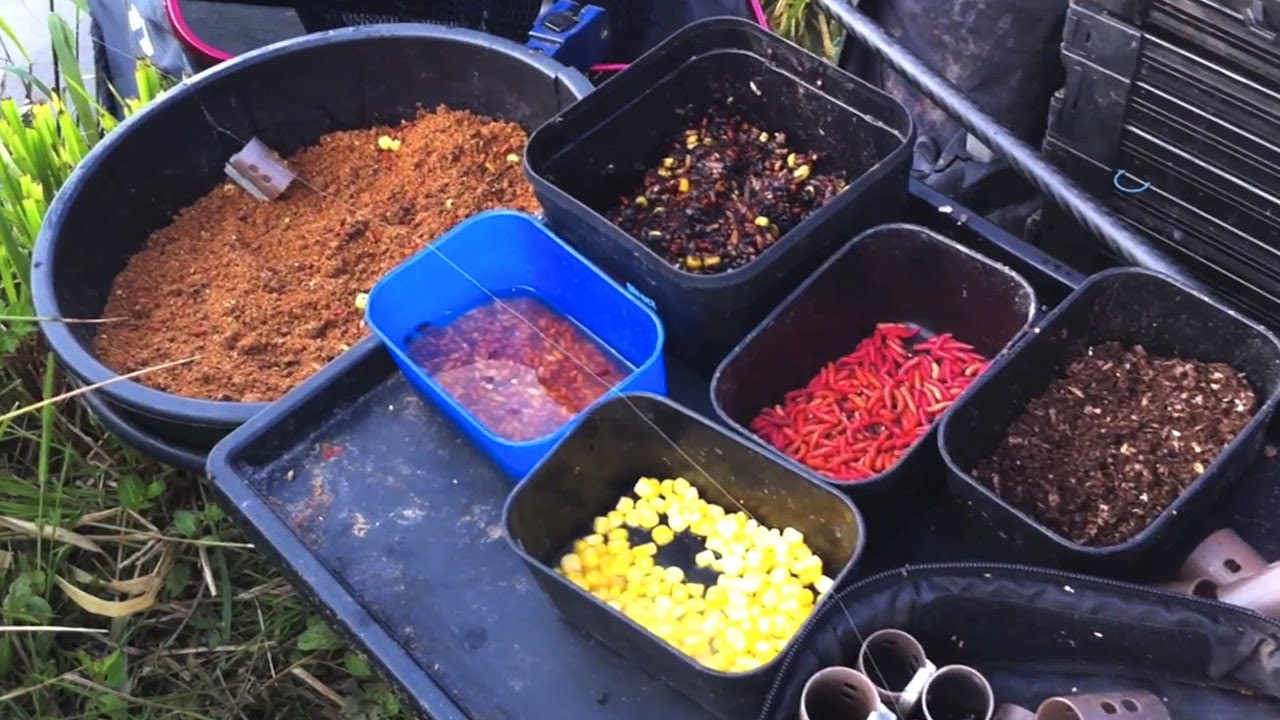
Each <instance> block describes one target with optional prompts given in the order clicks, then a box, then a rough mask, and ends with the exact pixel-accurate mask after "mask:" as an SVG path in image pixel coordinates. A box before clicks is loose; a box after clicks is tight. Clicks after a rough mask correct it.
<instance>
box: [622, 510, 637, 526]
mask: <svg viewBox="0 0 1280 720" xmlns="http://www.w3.org/2000/svg"><path fill="white" fill-rule="evenodd" d="M622 522H623V524H625V525H626V526H627V527H637V528H638V527H640V511H639V510H636V509H634V508H632V509H631V510H628V511H627V512H626V514H624V515H623V516H622Z"/></svg>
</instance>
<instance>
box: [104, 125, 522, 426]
mask: <svg viewBox="0 0 1280 720" xmlns="http://www.w3.org/2000/svg"><path fill="white" fill-rule="evenodd" d="M384 135H386V136H389V137H391V138H393V139H396V140H399V141H400V147H399V149H398V150H397V151H394V152H392V151H389V150H380V149H379V144H378V139H379V138H380V137H381V136H384ZM526 140H527V136H526V133H525V132H524V130H522V129H521V128H520V127H519V126H518V125H514V124H511V123H504V122H495V121H493V120H490V119H487V118H483V117H480V116H477V115H473V114H471V113H469V112H462V111H453V110H449V109H447V108H439V109H437V110H436V111H434V112H422V113H421V114H420V115H419V116H418V117H417V118H416V119H415V120H413V121H411V122H406V123H403V124H401V125H399V126H396V127H376V128H370V129H367V130H353V131H347V132H338V133H333V134H330V135H327V136H325V137H323V138H321V139H320V142H319V143H318V144H317V145H315V146H313V147H310V148H307V149H304V150H302V151H301V152H299V153H298V154H296V155H294V156H293V157H291V158H289V160H288V162H289V165H290V166H291V168H292V169H293V171H294V172H295V173H296V174H297V176H298V180H295V181H294V183H293V185H292V186H290V187H289V189H288V191H287V192H286V193H285V194H284V195H282V196H281V197H280V198H279V199H278V200H275V201H272V202H262V201H259V200H256V199H254V198H253V197H252V196H250V195H249V193H247V192H245V191H244V190H243V189H241V188H240V187H239V186H237V185H234V184H232V183H231V182H226V183H223V184H222V185H220V186H219V187H217V188H216V189H214V190H213V192H211V193H210V194H209V195H207V196H205V197H203V198H201V199H200V200H197V201H196V202H195V204H193V205H191V206H190V207H188V208H186V209H185V210H183V211H181V212H180V213H178V215H177V217H176V218H174V221H173V223H172V224H171V225H170V226H169V227H166V228H163V229H161V230H158V231H156V232H155V233H153V234H152V235H151V237H149V238H148V239H147V241H146V243H145V245H144V246H143V248H142V249H141V250H140V251H139V252H138V253H137V254H136V255H134V256H133V257H132V258H131V259H130V260H129V263H128V265H127V267H125V269H124V271H123V272H121V273H120V275H119V276H118V277H117V278H116V280H115V284H114V286H113V287H112V290H111V295H110V297H109V298H108V300H107V306H106V308H105V310H104V311H103V316H104V317H123V318H127V320H126V321H124V322H115V323H109V324H106V325H103V326H102V328H101V329H100V330H99V332H98V335H97V337H96V339H95V342H94V350H95V352H96V353H97V356H98V358H99V360H101V361H102V362H103V363H104V364H105V365H107V366H108V367H110V368H112V369H113V370H115V371H117V372H120V373H126V372H130V371H134V370H140V369H143V368H147V367H152V366H155V365H159V364H161V363H165V362H169V361H174V360H179V359H182V358H187V357H191V356H194V355H198V356H200V357H199V359H198V360H197V361H195V362H192V363H189V364H186V365H183V366H180V367H176V368H172V369H167V370H163V371H160V372H155V373H151V374H148V375H145V376H143V377H142V378H141V379H140V382H143V383H144V384H146V385H149V386H151V387H153V388H156V389H159V390H164V391H167V392H170V393H174V394H177V395H183V396H187V397H196V398H204V399H211V400H236V401H272V400H275V399H277V398H279V397H280V396H281V395H282V394H284V393H285V392H286V391H288V390H289V389H290V388H292V387H294V386H295V385H297V384H298V383H300V382H302V380H304V379H306V378H307V377H308V376H310V375H311V374H312V373H314V372H315V371H316V370H318V369H319V368H320V367H321V366H323V365H324V364H325V363H326V362H328V361H330V360H332V359H333V358H335V357H337V356H338V355H339V354H340V353H342V351H343V350H345V349H347V348H348V347H350V346H351V345H354V344H355V343H356V342H358V341H359V340H360V339H361V338H363V337H364V336H365V334H366V333H367V329H366V328H365V326H364V323H363V312H362V311H361V310H360V309H359V308H358V307H357V306H356V298H357V296H358V295H359V294H360V293H363V292H368V291H369V289H370V288H371V287H372V286H373V284H374V283H375V282H376V281H377V280H378V279H379V278H380V277H381V276H382V275H384V274H385V273H386V272H387V271H389V270H391V269H392V268H393V267H395V266H396V265H397V264H399V263H400V262H401V261H402V260H404V259H405V258H407V257H409V256H410V255H412V254H413V253H414V252H416V251H418V250H419V249H421V248H422V247H424V246H426V245H427V244H429V243H431V242H432V241H433V240H435V239H436V238H438V237H439V236H440V235H442V234H443V233H444V232H445V231H447V230H448V229H450V228H451V227H453V226H454V225H456V224H457V223H459V222H461V221H462V220H465V219H466V218H468V217H470V216H471V215H474V214H475V213H477V212H480V211H482V210H489V209H494V208H513V209H518V210H524V211H526V212H537V211H538V209H539V208H538V204H537V201H536V200H535V198H534V195H533V190H532V188H531V187H530V186H529V184H528V183H527V182H526V181H525V179H524V176H523V174H522V172H521V167H520V158H521V157H522V153H523V151H524V145H525V142H526Z"/></svg>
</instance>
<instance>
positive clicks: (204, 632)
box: [0, 0, 832, 720]
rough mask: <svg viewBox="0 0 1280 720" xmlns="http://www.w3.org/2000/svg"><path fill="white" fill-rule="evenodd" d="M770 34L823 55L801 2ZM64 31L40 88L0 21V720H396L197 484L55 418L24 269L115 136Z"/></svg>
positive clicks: (66, 413)
mask: <svg viewBox="0 0 1280 720" xmlns="http://www.w3.org/2000/svg"><path fill="white" fill-rule="evenodd" d="M771 16H772V17H773V19H774V21H775V23H778V26H779V27H780V29H781V30H782V31H783V32H784V33H786V34H789V35H792V36H794V37H796V38H797V39H799V40H800V41H802V42H804V43H806V44H807V45H809V46H810V47H814V48H815V49H818V50H819V51H822V50H823V49H824V47H825V49H826V50H827V51H828V52H830V51H832V48H831V43H830V42H829V40H828V35H824V34H823V30H822V26H821V25H819V24H817V23H816V22H815V21H814V19H813V17H812V9H811V8H809V0H778V1H777V2H776V3H773V4H772V11H771ZM72 27H73V26H72V25H71V24H69V23H67V22H66V21H64V20H63V19H62V18H59V17H56V16H51V17H50V24H49V36H48V38H47V41H48V42H49V43H50V47H51V48H52V50H53V53H54V56H55V58H56V62H57V74H56V75H57V78H58V81H57V82H56V83H55V84H54V86H53V87H49V86H47V85H46V84H45V83H42V82H41V81H40V80H38V79H37V78H35V77H33V76H32V75H31V74H30V72H29V69H28V67H27V63H29V56H28V54H27V51H26V48H25V47H23V44H22V39H20V38H18V37H16V36H15V34H14V33H13V32H12V30H11V28H10V27H9V25H7V24H6V23H5V22H4V20H3V17H2V16H0V70H3V71H4V72H0V77H4V78H5V80H6V84H5V87H8V88H10V89H12V88H13V87H15V84H16V85H17V86H21V87H23V88H25V89H26V90H27V91H28V93H29V94H30V95H31V98H32V100H33V102H31V103H28V104H23V105H20V104H18V103H16V102H14V101H12V100H8V101H3V102H0V353H2V354H3V357H4V360H3V363H0V718H4V719H5V720H27V719H35V718H39V719H40V720H48V719H54V718H109V719H110V720H117V719H124V718H129V719H131V720H153V719H161V718H210V719H216V720H227V719H235V718H244V719H246V720H249V719H252V720H256V719H257V718H275V719H281V720H289V719H291V718H308V719H323V718H352V719H356V718H359V719H362V720H379V719H383V720H389V719H391V718H401V717H408V716H409V715H408V713H407V712H406V711H405V710H403V709H402V708H401V704H400V702H399V700H398V699H397V698H396V696H395V694H394V693H393V692H392V691H391V690H390V688H389V687H388V686H387V685H386V684H385V683H383V682H382V681H380V680H379V679H378V678H377V677H376V675H375V674H374V673H373V672H372V671H371V669H370V667H369V664H368V662H367V661H366V660H365V659H364V658H363V657H361V656H360V655H359V654H357V653H355V652H352V651H351V650H350V649H349V648H347V647H346V646H345V644H344V642H343V641H342V640H340V639H339V638H338V637H337V636H335V635H334V634H333V632H332V631H330V630H329V629H328V628H327V627H326V626H325V624H324V623H323V622H321V621H320V620H319V619H318V618H317V617H316V615H314V614H313V612H312V611H311V610H310V608H309V607H308V606H307V605H306V604H305V603H303V602H302V601H301V600H300V599H299V598H298V597H297V596H296V595H295V594H294V593H293V591H292V590H291V588H290V587H289V585H288V584H287V583H285V581H284V580H283V579H282V578H281V576H280V575H279V573H278V572H277V570H276V569H275V568H274V567H273V566H272V565H270V564H269V563H267V562H266V561H264V560H263V559H262V557H261V554H260V553H258V552H257V551H255V550H254V549H253V548H252V547H251V546H249V545H248V544H246V542H245V540H244V538H243V537H242V536H241V535H240V534H239V532H238V531H237V530H236V529H235V528H234V526H233V525H232V524H231V523H230V521H229V520H228V519H227V518H226V517H225V516H224V515H223V513H222V512H221V511H220V510H219V509H218V507H217V506H216V505H215V504H213V502H212V501H211V500H210V499H209V497H208V496H207V489H206V487H205V486H204V484H203V482H202V480H201V479H199V478H197V477H194V476H191V475H187V474H183V473H180V472H177V471H174V470H172V469H169V468H165V467H163V466H160V465H158V464H156V463H154V462H151V461H149V460H147V459H145V458H143V457H141V456H139V455H138V454H137V453H134V452H133V451H131V450H129V449H128V448H126V447H124V446H123V445H121V444H119V443H118V442H116V441H115V440H114V439H113V438H111V437H110V436H109V435H108V434H107V433H105V432H104V430H103V429H102V428H101V427H100V426H99V425H98V424H97V423H96V421H94V419H93V418H92V417H91V416H90V415H89V414H88V413H87V412H85V411H84V410H83V408H82V407H81V406H80V405H79V404H78V403H77V402H76V401H74V400H70V401H62V402H57V403H50V402H48V401H49V400H50V399H52V398H55V397H56V396H58V395H59V394H60V393H63V392H66V391H68V390H71V389H72V387H71V386H70V385H69V384H68V383H67V382H66V380H65V379H64V378H63V377H62V375H61V374H60V372H59V371H58V369H57V368H56V366H55V364H54V362H53V358H52V357H51V356H50V355H49V354H48V353H47V352H46V350H45V349H44V348H43V347H41V345H40V342H39V338H38V335H37V334H36V333H35V332H34V324H33V322H32V321H31V315H32V308H31V297H30V292H29V290H28V286H27V284H28V273H29V263H30V253H31V249H32V246H33V244H34V242H35V237H36V234H37V232H38V231H39V227H40V223H41V221H42V219H43V217H44V213H45V211H46V209H47V207H48V203H49V201H50V200H51V199H52V198H53V196H54V194H55V193H56V192H57V191H58V188H59V187H61V185H62V183H63V182H64V181H65V180H66V178H67V176H68V174H69V173H70V171H71V170H72V168H74V167H75V165H76V163H77V162H79V161H80V159H81V158H82V157H83V156H84V155H85V153H87V152H88V151H89V150H90V149H91V148H92V147H93V145H94V144H96V143H97V142H98V141H99V140H100V139H101V137H102V136H103V135H105V134H107V133H109V132H110V131H111V129H112V128H113V127H114V126H115V120H114V119H113V118H112V117H111V116H110V115H108V114H106V113H105V112H104V111H103V110H102V109H101V108H99V107H98V106H97V104H96V103H95V102H94V96H93V94H92V89H91V87H90V85H89V84H88V83H87V82H86V80H85V78H83V77H82V76H81V73H80V71H79V69H78V58H77V57H76V48H77V46H78V45H77V43H76V38H75V31H74V30H73V29H72ZM26 40H27V42H31V39H29V38H28V39H26ZM40 41H41V42H44V41H45V39H41V40H40ZM6 64H7V65H6ZM137 80H138V84H139V87H140V88H142V92H141V97H140V98H139V99H137V100H131V101H130V102H128V103H127V110H128V111H129V112H134V111H136V110H137V109H138V108H140V107H142V106H143V105H145V104H146V103H147V102H149V101H150V100H151V99H152V98H154V97H155V96H156V95H158V94H160V93H161V92H162V88H163V87H164V86H165V85H166V84H167V82H168V80H167V79H166V78H163V77H161V76H160V74H159V73H158V72H157V71H156V70H155V69H154V68H152V67H150V66H142V67H141V68H139V71H138V77H137Z"/></svg>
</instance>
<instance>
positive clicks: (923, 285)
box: [711, 225, 1036, 530]
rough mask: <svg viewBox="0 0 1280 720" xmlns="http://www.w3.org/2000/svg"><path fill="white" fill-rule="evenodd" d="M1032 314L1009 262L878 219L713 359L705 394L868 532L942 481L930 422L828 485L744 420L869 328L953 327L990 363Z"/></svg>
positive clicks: (728, 419) (1029, 297)
mask: <svg viewBox="0 0 1280 720" xmlns="http://www.w3.org/2000/svg"><path fill="white" fill-rule="evenodd" d="M1035 312H1036V300H1035V293H1034V291H1033V290H1032V289H1031V286H1030V285H1029V284H1027V282H1026V280H1024V279H1023V278H1022V277H1021V276H1019V275H1018V274H1016V273H1014V272H1013V271H1012V270H1010V269H1009V268H1007V267H1004V266H1002V265H999V264H997V263H995V262H994V261H992V260H988V259H987V258H985V257H982V256H981V255H978V254H976V253H974V252H973V251H971V250H967V249H965V248H963V247H961V246H959V245H957V244H956V243H954V242H952V241H950V240H947V239H946V238H944V237H942V236H941V235H938V234H937V233H935V232H933V231H931V230H926V229H925V228H922V227H916V226H914V225H884V226H881V227H877V228H873V229H871V230H868V231H867V232H865V233H863V234H862V235H860V236H858V237H857V238H855V239H853V240H852V241H850V242H849V243H848V244H847V245H846V246H845V247H844V248H842V249H841V250H840V251H839V252H837V253H836V254H835V255H833V256H832V257H831V258H830V259H829V260H828V261H827V262H826V264H824V265H823V266H822V267H821V268H820V269H819V270H818V271H817V272H815V273H814V274H813V275H812V276H811V277H810V278H809V279H808V280H805V282H804V284H803V285H801V286H800V287H798V288H796V290H795V292H793V293H792V294H791V296H790V297H788V298H787V299H786V300H784V301H783V302H782V304H781V305H779V306H778V307H777V309H775V310H774V311H773V313H771V314H770V315H769V317H767V318H766V319H765V320H764V321H763V322H762V323H760V326H759V327H757V328H756V329H755V330H753V331H752V332H751V334H750V335H748V336H747V337H746V339H744V340H743V341H742V343H741V344H740V345H739V346H738V347H737V348H736V349H735V350H734V351H733V352H732V353H730V354H729V356H728V357H726V358H725V359H724V362H723V363H721V365H720V367H719V369H717V370H716V372H715V375H714V376H713V377H712V380H711V400H712V403H713V405H714V406H715V409H716V413H717V414H718V415H719V416H720V417H721V418H722V419H723V420H724V422H725V423H727V424H728V425H729V426H730V427H732V428H734V429H736V430H737V431H738V432H741V433H743V434H744V435H746V436H748V437H750V438H752V439H754V440H756V441H757V442H759V443H760V444H762V445H765V446H766V447H769V450H770V451H771V452H774V453H776V454H777V455H778V457H780V458H782V462H784V463H786V464H787V465H789V466H790V467H792V468H794V469H795V470H796V471H797V472H800V473H803V474H804V475H806V476H807V477H809V478H811V479H813V480H816V481H819V482H832V483H833V484H834V485H835V486H837V487H839V488H840V490H842V491H844V492H845V493H848V494H849V495H850V496H851V497H852V498H853V499H854V501H855V502H857V503H858V507H860V508H861V509H862V510H863V512H865V513H867V517H868V518H870V520H869V522H870V523H871V524H872V529H873V530H876V528H877V525H876V521H875V518H876V517H879V516H881V515H886V516H891V515H892V511H893V510H896V509H898V508H900V507H902V506H905V504H906V503H909V502H910V501H911V499H913V498H915V497H917V496H919V495H920V494H921V493H922V492H924V491H925V490H926V489H927V487H928V484H929V483H930V482H931V481H932V479H933V478H940V477H941V476H942V469H943V466H942V463H941V461H940V458H939V454H938V448H937V443H936V442H935V440H934V436H935V433H936V432H937V425H938V423H937V422H935V423H934V428H932V429H930V431H929V434H927V435H925V436H923V437H922V438H921V439H920V440H918V441H917V442H916V443H915V445H913V446H912V447H911V448H910V449H908V450H907V452H906V453H904V454H903V456H902V457H901V458H900V459H899V460H898V462H897V463H896V464H895V465H893V466H892V467H890V468H889V469H888V470H886V471H884V472H882V473H880V474H878V475H875V476H873V477H870V478H867V479H866V480H860V481H851V482H838V483H836V482H834V481H831V480H829V479H828V478H826V477H825V476H824V475H822V474H820V473H818V472H816V471H814V470H810V469H809V468H807V467H805V466H804V465H802V464H800V463H799V462H796V461H794V460H792V459H790V458H787V457H785V456H784V455H783V454H782V453H781V451H778V450H776V449H774V448H772V447H771V446H768V445H766V444H765V441H764V440H762V439H760V438H758V437H757V436H756V435H755V434H754V433H752V432H751V430H750V429H749V427H750V425H751V421H752V420H753V419H754V418H755V417H756V416H757V415H758V414H759V413H760V411H761V410H763V409H764V408H767V407H770V406H773V405H776V404H778V403H780V402H782V399H783V396H784V395H786V393H788V392H790V391H792V390H795V389H797V388H801V387H804V386H805V385H806V384H807V383H808V382H809V380H810V379H811V378H813V377H814V376H815V375H816V374H817V373H818V371H819V370H821V369H822V367H823V366H824V365H825V364H827V363H829V362H831V361H833V360H835V359H837V358H839V357H841V356H843V355H846V354H848V353H850V352H852V351H853V349H854V347H855V346H856V345H857V344H858V343H859V342H860V341H862V340H863V339H865V338H866V337H868V336H870V335H871V333H872V332H873V331H874V330H875V327H876V324H877V323H908V324H912V325H916V326H918V327H920V328H921V330H922V332H923V333H924V334H927V335H932V334H935V333H944V332H949V333H953V334H954V335H955V336H956V337H957V338H958V339H960V340H963V341H965V342H967V343H970V344H971V345H973V346H974V347H975V348H976V351H977V352H979V353H981V354H982V355H984V356H986V357H988V358H990V357H995V356H996V355H998V354H999V353H1001V352H1002V351H1004V349H1005V348H1006V347H1008V345H1009V344H1010V343H1011V342H1012V341H1013V340H1014V338H1016V337H1018V336H1019V334H1020V333H1022V332H1023V331H1024V330H1026V328H1027V327H1028V326H1029V325H1030V323H1031V320H1032V318H1033V317H1034V316H1035ZM938 489H939V490H940V489H941V485H940V484H939V488H938Z"/></svg>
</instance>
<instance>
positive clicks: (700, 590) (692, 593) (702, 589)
mask: <svg viewBox="0 0 1280 720" xmlns="http://www.w3.org/2000/svg"><path fill="white" fill-rule="evenodd" d="M684 587H685V590H687V591H689V597H691V598H700V597H703V596H704V595H706V593H707V586H706V585H703V584H702V583H686V584H685V586H684Z"/></svg>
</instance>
